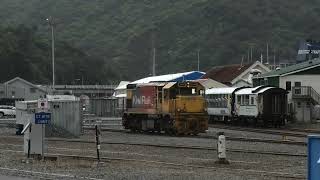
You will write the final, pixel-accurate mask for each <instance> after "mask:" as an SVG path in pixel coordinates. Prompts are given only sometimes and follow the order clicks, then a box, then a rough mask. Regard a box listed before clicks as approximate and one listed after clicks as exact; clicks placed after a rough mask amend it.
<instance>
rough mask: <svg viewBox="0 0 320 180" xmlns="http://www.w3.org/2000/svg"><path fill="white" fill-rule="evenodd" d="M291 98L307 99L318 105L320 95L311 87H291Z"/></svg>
mask: <svg viewBox="0 0 320 180" xmlns="http://www.w3.org/2000/svg"><path fill="white" fill-rule="evenodd" d="M292 98H300V99H301V98H306V99H307V98H309V99H312V100H313V101H314V102H315V103H317V104H320V95H319V93H317V91H315V90H314V89H313V88H312V87H311V86H301V87H292Z"/></svg>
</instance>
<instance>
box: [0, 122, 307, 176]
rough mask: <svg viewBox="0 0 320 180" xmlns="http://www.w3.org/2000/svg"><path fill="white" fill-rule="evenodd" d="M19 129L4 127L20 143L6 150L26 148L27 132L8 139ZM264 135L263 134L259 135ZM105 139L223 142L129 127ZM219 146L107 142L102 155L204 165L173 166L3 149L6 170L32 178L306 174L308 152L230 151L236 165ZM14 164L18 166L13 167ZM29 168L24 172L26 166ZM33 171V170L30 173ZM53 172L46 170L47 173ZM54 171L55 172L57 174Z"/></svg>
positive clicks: (72, 148)
mask: <svg viewBox="0 0 320 180" xmlns="http://www.w3.org/2000/svg"><path fill="white" fill-rule="evenodd" d="M216 131H219V129H214V128H212V129H210V130H209V134H210V133H211V134H212V135H215V133H216ZM225 133H226V135H227V136H234V137H251V136H256V137H255V138H267V139H271V138H279V136H278V137H276V136H274V135H269V134H261V133H250V132H242V131H233V130H225ZM14 134H15V129H13V128H0V137H1V136H3V138H0V143H4V144H5V143H7V144H18V145H15V146H7V147H4V146H3V145H0V148H1V149H5V148H7V149H10V150H19V151H22V146H19V144H20V145H22V137H21V138H18V139H10V138H5V136H8V135H10V136H11V135H14ZM257 136H258V137H257ZM81 139H84V140H92V141H94V140H95V136H94V131H84V135H83V136H82V137H81ZM102 141H105V142H129V143H147V144H165V145H184V146H201V147H214V148H215V147H216V143H217V141H216V140H214V139H206V138H192V137H170V136H165V135H161V136H159V135H150V134H134V133H123V132H102ZM48 146H49V153H60V154H62V153H63V154H77V155H86V156H88V155H91V156H95V145H94V144H88V143H69V142H54V141H49V142H48ZM227 148H232V149H248V150H258V151H274V152H286V153H299V154H306V147H305V146H297V145H285V144H271V143H260V142H239V141H228V140H227ZM216 153H217V152H216V151H214V150H194V149H172V148H157V147H145V146H132V145H109V144H102V149H101V156H103V157H112V158H129V159H137V160H147V161H161V162H166V163H176V164H184V165H196V166H204V167H207V168H194V167H185V166H168V165H160V164H157V163H150V162H149V163H143V162H133V161H110V162H105V163H103V164H99V165H97V164H96V163H95V162H91V161H85V160H70V159H69V160H58V161H57V162H51V161H46V162H42V161H33V162H32V163H30V164H26V163H22V162H21V161H22V160H23V159H24V158H25V157H24V156H23V155H22V154H21V153H18V154H17V153H13V152H10V151H0V174H2V175H9V176H11V175H15V176H22V177H28V178H32V179H37V178H38V179H43V178H45V179H81V177H91V178H98V179H139V180H140V179H219V180H220V179H231V180H242V179H290V178H285V177H276V176H271V175H270V174H269V173H267V172H282V173H288V174H302V175H305V174H306V157H292V156H290V157H289V156H278V155H265V154H252V153H238V152H237V153H235V152H228V153H227V155H228V159H229V160H230V162H231V164H230V165H217V164H215V163H214V162H215V160H216V157H217V155H216ZM8 168H9V169H10V168H14V170H9V169H8ZM21 170H24V171H21ZM29 171H33V172H29ZM45 172H46V173H47V174H44V173H45ZM52 173H54V174H52Z"/></svg>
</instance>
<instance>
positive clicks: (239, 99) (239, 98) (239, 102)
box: [237, 95, 241, 104]
mask: <svg viewBox="0 0 320 180" xmlns="http://www.w3.org/2000/svg"><path fill="white" fill-rule="evenodd" d="M237 103H238V104H241V96H239V95H238V96H237Z"/></svg>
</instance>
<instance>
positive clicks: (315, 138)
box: [308, 135, 320, 180]
mask: <svg viewBox="0 0 320 180" xmlns="http://www.w3.org/2000/svg"><path fill="white" fill-rule="evenodd" d="M319 179H320V135H310V136H308V180H319Z"/></svg>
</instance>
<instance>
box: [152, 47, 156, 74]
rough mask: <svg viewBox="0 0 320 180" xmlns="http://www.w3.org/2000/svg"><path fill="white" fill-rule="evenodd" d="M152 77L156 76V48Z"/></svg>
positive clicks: (154, 50) (154, 49)
mask: <svg viewBox="0 0 320 180" xmlns="http://www.w3.org/2000/svg"><path fill="white" fill-rule="evenodd" d="M152 76H156V48H153V58H152Z"/></svg>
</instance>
